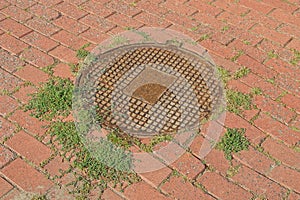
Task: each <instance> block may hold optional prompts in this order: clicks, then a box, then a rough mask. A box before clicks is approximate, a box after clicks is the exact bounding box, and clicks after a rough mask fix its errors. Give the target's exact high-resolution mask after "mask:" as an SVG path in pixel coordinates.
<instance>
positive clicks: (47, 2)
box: [38, 0, 63, 7]
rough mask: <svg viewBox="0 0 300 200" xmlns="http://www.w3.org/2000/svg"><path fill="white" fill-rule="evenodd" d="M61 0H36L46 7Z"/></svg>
mask: <svg viewBox="0 0 300 200" xmlns="http://www.w3.org/2000/svg"><path fill="white" fill-rule="evenodd" d="M62 1H63V0H52V1H49V0H38V2H40V3H41V4H43V5H45V6H47V7H51V6H54V5H56V4H59V3H61V2H62Z"/></svg>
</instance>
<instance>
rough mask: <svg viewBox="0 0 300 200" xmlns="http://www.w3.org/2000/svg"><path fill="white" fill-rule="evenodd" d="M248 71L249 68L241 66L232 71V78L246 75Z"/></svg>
mask: <svg viewBox="0 0 300 200" xmlns="http://www.w3.org/2000/svg"><path fill="white" fill-rule="evenodd" d="M250 71H251V70H250V69H249V68H247V67H245V66H243V67H241V68H239V69H238V70H237V71H236V72H235V73H234V75H233V78H234V79H240V78H243V77H245V76H247V75H248V74H249V73H250Z"/></svg>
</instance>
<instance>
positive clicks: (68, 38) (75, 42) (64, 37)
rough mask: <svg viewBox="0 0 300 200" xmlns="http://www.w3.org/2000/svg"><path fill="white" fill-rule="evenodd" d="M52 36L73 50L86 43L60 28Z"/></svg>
mask: <svg viewBox="0 0 300 200" xmlns="http://www.w3.org/2000/svg"><path fill="white" fill-rule="evenodd" d="M52 38H53V39H54V40H56V41H58V42H60V43H61V44H63V45H66V46H67V47H70V48H72V49H75V50H76V49H79V48H80V47H82V46H83V45H84V44H87V43H88V42H87V41H86V40H84V39H82V38H81V37H79V36H75V35H73V34H71V33H69V32H67V31H65V30H61V31H60V32H58V33H56V34H54V35H53V36H52Z"/></svg>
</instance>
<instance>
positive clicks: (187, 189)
mask: <svg viewBox="0 0 300 200" xmlns="http://www.w3.org/2000/svg"><path fill="white" fill-rule="evenodd" d="M160 188H161V189H162V190H163V191H165V192H167V193H168V194H170V195H172V196H173V197H174V198H176V199H195V197H197V198H198V199H214V198H213V197H211V196H210V195H208V194H206V193H204V192H203V191H202V190H201V189H200V188H196V187H195V186H193V185H192V184H191V183H189V182H186V181H185V180H184V179H183V178H182V177H175V176H173V177H171V178H170V180H168V181H166V182H165V183H164V184H163V185H162V186H161V187H160Z"/></svg>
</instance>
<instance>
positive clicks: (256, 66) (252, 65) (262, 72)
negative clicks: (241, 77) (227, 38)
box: [237, 55, 277, 79]
mask: <svg viewBox="0 0 300 200" xmlns="http://www.w3.org/2000/svg"><path fill="white" fill-rule="evenodd" d="M237 62H238V63H239V64H240V65H243V66H245V67H247V68H249V69H251V71H252V72H253V73H255V74H257V75H259V76H262V77H263V78H265V79H271V78H274V77H275V76H276V75H277V72H276V71H274V70H272V69H270V68H268V67H266V66H265V65H263V64H261V63H259V62H257V61H256V60H254V59H253V58H251V57H250V56H248V55H241V56H240V57H239V58H238V60H237Z"/></svg>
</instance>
